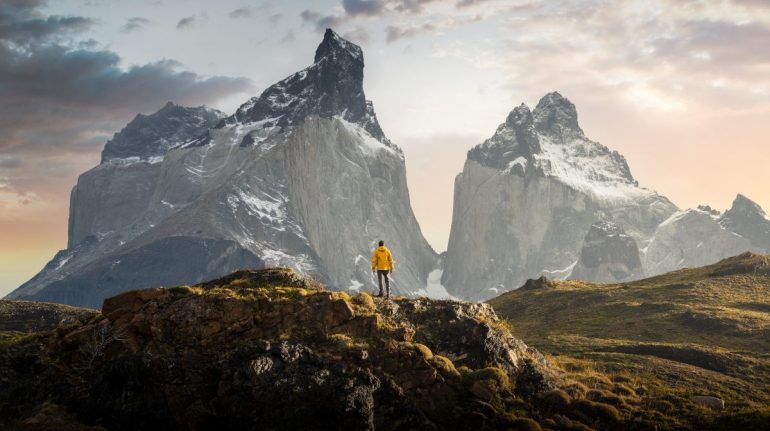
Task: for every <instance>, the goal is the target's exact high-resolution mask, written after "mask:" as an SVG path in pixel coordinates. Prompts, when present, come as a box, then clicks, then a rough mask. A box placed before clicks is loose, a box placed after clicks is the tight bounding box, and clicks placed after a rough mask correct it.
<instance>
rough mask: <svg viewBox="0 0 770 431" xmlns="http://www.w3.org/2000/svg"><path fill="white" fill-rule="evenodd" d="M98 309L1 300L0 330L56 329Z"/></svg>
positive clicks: (87, 316) (30, 330)
mask: <svg viewBox="0 0 770 431" xmlns="http://www.w3.org/2000/svg"><path fill="white" fill-rule="evenodd" d="M97 313H98V311H96V310H91V309H88V308H77V307H70V306H68V305H61V304H49V303H45V302H34V301H11V300H6V299H3V300H0V332H5V331H13V332H38V331H46V330H50V329H54V328H56V327H57V326H59V325H61V324H65V323H71V322H74V321H75V320H77V319H81V318H85V319H87V318H89V317H92V316H94V315H96V314H97Z"/></svg>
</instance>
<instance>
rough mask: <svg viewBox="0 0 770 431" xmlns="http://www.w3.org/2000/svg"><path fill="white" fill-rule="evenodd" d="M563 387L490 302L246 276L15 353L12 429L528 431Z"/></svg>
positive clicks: (107, 310)
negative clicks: (534, 413)
mask: <svg viewBox="0 0 770 431" xmlns="http://www.w3.org/2000/svg"><path fill="white" fill-rule="evenodd" d="M20 361H23V362H24V364H25V365H24V366H19V365H18V364H19V363H20ZM555 378H556V374H555V372H554V370H553V369H552V368H551V366H550V365H549V364H548V362H546V360H545V359H544V357H543V356H542V355H541V354H540V353H539V352H537V351H536V350H534V349H532V348H530V347H528V346H527V345H525V344H524V343H523V342H521V341H520V340H518V339H516V338H515V337H514V336H513V335H511V333H510V332H509V330H508V329H507V327H506V326H505V325H504V324H502V323H501V322H500V321H499V319H498V318H497V316H496V315H495V312H494V310H493V309H492V307H491V306H489V305H488V304H475V303H463V302H456V301H439V300H430V299H425V298H421V299H417V300H409V299H406V298H397V299H395V300H392V301H390V300H379V299H373V298H372V297H371V296H370V295H368V294H366V293H361V294H358V295H356V296H352V297H351V296H350V295H348V294H347V293H345V292H330V291H327V290H325V289H324V288H323V287H322V286H320V285H319V284H317V283H316V282H313V281H310V280H308V279H306V278H303V277H300V276H298V275H297V274H296V273H294V272H293V271H291V270H287V269H278V268H277V269H267V270H256V271H239V272H237V273H234V274H232V275H230V276H227V277H225V278H222V279H219V280H214V281H211V282H207V283H203V284H199V285H194V286H178V287H173V288H169V289H157V288H156V289H145V290H139V291H131V292H125V293H123V294H121V295H118V296H116V297H112V298H108V299H107V300H106V301H105V303H104V306H103V307H102V314H99V315H97V316H91V317H87V318H83V319H81V320H79V321H76V322H74V323H71V324H68V325H64V326H61V327H59V328H58V329H57V330H56V331H49V332H46V333H42V334H38V335H36V336H32V337H28V338H26V339H23V340H20V341H18V342H16V343H15V344H12V345H10V346H8V347H5V348H3V350H2V355H0V387H2V388H3V390H2V391H0V412H2V414H0V428H3V429H6V428H11V427H14V426H17V427H19V428H20V429H38V428H25V427H34V426H35V425H36V424H41V423H42V424H45V425H48V424H56V425H58V426H59V428H58V429H92V428H86V427H87V426H91V427H97V426H98V427H103V428H98V429H109V430H133V429H166V430H188V429H228V430H247V429H275V430H294V429H306V430H326V429H356V430H374V429H377V430H403V429H421V430H444V429H445V430H455V429H489V430H495V429H517V427H520V426H524V425H529V426H532V425H531V424H532V421H531V420H530V419H525V418H521V417H517V415H513V414H511V413H510V412H512V411H516V412H517V413H518V414H526V412H530V411H531V409H532V408H531V407H529V404H530V403H540V402H541V401H540V399H539V398H538V394H540V393H543V392H544V391H547V390H549V389H551V388H552V387H553V386H554V384H555V383H556V382H557V380H555ZM266 395H267V396H266ZM540 408H542V409H545V408H547V407H540ZM514 409H515V410H514ZM530 414H531V413H530ZM77 426H80V427H81V428H77ZM50 429H56V427H53V426H52V428H50ZM93 429H96V428H93ZM525 429H531V428H525Z"/></svg>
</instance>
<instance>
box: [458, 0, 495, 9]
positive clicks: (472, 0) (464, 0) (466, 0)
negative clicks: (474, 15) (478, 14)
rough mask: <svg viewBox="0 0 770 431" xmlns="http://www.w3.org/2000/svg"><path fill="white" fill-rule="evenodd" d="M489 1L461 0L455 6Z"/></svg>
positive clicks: (466, 5) (462, 6) (460, 6)
mask: <svg viewBox="0 0 770 431" xmlns="http://www.w3.org/2000/svg"><path fill="white" fill-rule="evenodd" d="M487 1H489V0H460V1H458V2H457V4H456V5H455V6H457V8H464V7H469V6H475V5H477V4H480V3H485V2H487Z"/></svg>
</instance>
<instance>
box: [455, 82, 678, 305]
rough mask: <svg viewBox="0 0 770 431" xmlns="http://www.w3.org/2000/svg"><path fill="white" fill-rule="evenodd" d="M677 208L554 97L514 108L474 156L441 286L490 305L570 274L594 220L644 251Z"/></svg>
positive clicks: (463, 181) (461, 180)
mask: <svg viewBox="0 0 770 431" xmlns="http://www.w3.org/2000/svg"><path fill="white" fill-rule="evenodd" d="M676 210H677V208H676V206H675V205H674V204H672V203H671V202H670V201H669V200H668V199H666V198H665V197H663V196H660V195H658V194H657V193H655V192H653V191H651V190H647V189H644V188H641V187H639V186H638V184H637V182H636V180H635V179H634V178H633V176H632V175H631V172H630V170H629V167H628V164H627V163H626V160H625V158H624V157H623V156H622V155H620V154H619V153H618V152H616V151H611V150H609V149H608V148H607V147H605V146H603V145H601V144H599V143H596V142H594V141H591V140H590V139H588V138H587V137H586V136H585V135H584V133H583V131H582V129H581V128H580V127H579V125H578V121H577V111H576V109H575V106H574V105H573V104H572V103H571V102H570V101H569V100H567V99H566V98H564V97H562V96H561V95H560V94H558V93H550V94H548V95H546V96H544V97H543V98H542V99H541V100H540V102H539V103H538V105H537V107H536V108H535V109H534V111H530V109H529V108H528V107H527V106H525V105H521V106H519V107H517V108H516V109H514V110H513V111H512V112H511V113H510V114H509V115H508V117H507V118H506V121H505V122H504V123H503V124H501V125H500V126H499V127H498V129H497V131H496V132H495V134H494V135H493V136H492V137H491V138H489V139H488V140H486V141H485V142H484V143H482V144H480V145H478V146H476V147H474V148H473V149H471V150H470V151H469V152H468V159H467V160H466V162H465V166H464V168H463V172H462V173H461V174H460V175H458V176H457V178H456V179H455V195H454V212H453V218H452V229H451V232H450V237H449V246H448V250H447V256H446V261H445V271H444V274H443V279H442V283H443V285H444V286H446V287H447V290H448V291H449V292H450V293H451V294H453V295H455V296H458V297H462V298H469V299H487V298H490V297H493V296H496V295H497V294H499V293H501V292H503V291H508V290H511V289H514V288H517V287H519V286H521V285H522V284H523V283H524V281H525V280H527V279H528V278H537V277H539V276H540V275H543V274H545V275H547V276H549V277H555V278H564V277H567V276H568V275H569V274H570V270H571V268H572V267H573V265H575V263H576V262H577V261H578V259H579V256H580V253H581V250H582V247H583V242H584V239H585V237H586V234H587V233H588V231H589V229H590V227H591V225H592V224H593V223H594V222H595V221H596V220H607V221H610V222H613V223H616V224H617V225H619V226H621V227H622V228H623V229H624V231H625V232H626V233H627V234H628V235H629V236H630V237H631V238H633V239H634V240H635V241H636V242H637V244H638V245H639V246H640V247H642V248H643V247H644V246H646V245H647V242H648V241H649V239H650V237H651V236H652V234H653V232H654V231H655V228H656V227H657V225H658V224H660V222H662V221H663V220H665V219H666V218H668V217H669V216H670V215H671V214H672V213H674V212H675V211H676Z"/></svg>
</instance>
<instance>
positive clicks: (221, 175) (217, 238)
mask: <svg viewBox="0 0 770 431" xmlns="http://www.w3.org/2000/svg"><path fill="white" fill-rule="evenodd" d="M363 67H364V60H363V54H362V52H361V49H360V48H359V47H358V46H357V45H355V44H353V43H351V42H349V41H346V40H344V39H342V38H341V37H339V36H338V35H337V34H336V33H334V32H333V31H331V30H328V31H327V32H326V34H325V35H324V38H323V41H322V42H321V44H320V45H319V47H318V49H317V51H316V55H315V61H314V63H313V64H312V65H311V66H309V67H308V68H306V69H304V70H302V71H300V72H298V73H295V74H293V75H291V76H289V77H288V78H286V79H284V80H282V81H281V82H278V83H276V84H275V85H273V86H271V87H269V88H268V89H266V90H265V91H264V92H263V93H262V94H261V95H260V96H259V97H256V98H252V99H251V100H249V101H248V102H246V103H245V104H243V105H242V106H241V107H240V108H239V109H238V110H237V111H236V112H235V113H234V114H233V115H231V116H229V117H224V115H222V114H221V113H219V112H216V111H212V110H208V109H206V108H182V107H177V106H173V105H167V106H166V107H164V108H163V109H161V110H160V111H158V112H157V113H155V114H153V115H150V116H138V117H137V118H136V119H135V120H134V121H132V122H131V123H130V124H129V125H128V126H126V128H125V129H124V130H123V131H121V132H120V133H119V134H117V135H116V136H115V138H113V140H111V141H110V142H109V143H108V144H107V146H106V147H105V150H104V153H103V157H102V163H101V164H100V165H99V166H97V167H96V168H94V169H92V170H91V171H89V172H87V173H85V174H83V175H82V176H81V177H80V179H79V181H78V184H77V186H76V187H75V188H74V190H73V192H72V200H71V210H70V230H69V233H70V236H69V244H68V248H67V250H63V251H61V252H59V253H58V254H57V255H56V256H55V257H54V258H53V260H52V261H51V262H50V263H49V264H48V265H47V266H46V267H45V268H44V269H43V271H41V272H40V273H39V274H38V275H36V276H35V277H34V278H33V279H31V280H30V281H29V282H27V283H25V284H24V285H22V286H21V287H20V288H19V289H17V290H16V291H14V292H13V293H11V295H9V297H10V298H27V299H37V300H51V301H56V302H62V303H69V304H75V305H86V306H93V307H96V306H99V305H100V304H101V301H102V300H103V299H104V298H105V297H107V296H111V295H114V294H117V293H119V292H121V291H125V290H130V289H136V288H143V287H150V286H159V285H175V284H180V283H196V282H200V281H203V280H206V279H211V278H214V277H218V276H221V275H224V274H227V273H230V272H232V271H234V270H236V269H240V268H259V267H262V266H275V265H283V266H289V267H292V268H294V269H296V270H297V271H299V272H300V273H303V274H308V275H314V276H316V277H318V278H319V279H321V280H322V281H324V282H325V283H326V284H328V285H329V286H330V287H331V288H334V289H342V290H348V289H353V290H356V289H360V288H361V287H362V286H364V285H371V284H372V283H373V279H372V276H371V271H370V269H369V259H370V253H371V250H372V249H373V247H374V245H375V244H376V241H377V240H379V239H384V240H386V241H387V243H388V245H389V246H390V247H391V250H392V251H393V254H394V256H395V258H396V271H397V272H396V273H395V278H394V286H393V288H394V292H396V293H400V294H411V293H415V292H417V291H419V290H420V289H424V288H425V286H426V281H427V275H428V273H429V272H430V271H431V270H433V269H435V267H436V266H437V260H438V258H437V256H436V254H435V253H434V252H433V250H432V249H431V248H430V246H429V245H428V244H427V242H426V241H425V239H424V238H423V236H422V234H421V232H420V229H419V226H418V224H417V221H416V219H415V217H414V215H413V213H412V209H411V206H410V202H409V192H408V190H407V185H406V175H405V165H404V156H403V153H402V151H401V150H400V149H399V148H398V147H397V146H396V145H394V144H393V143H391V142H390V141H389V140H388V139H387V138H386V137H385V136H384V133H383V132H382V129H381V128H380V126H379V123H378V122H377V118H376V116H375V114H374V110H373V108H372V104H371V102H369V101H367V100H366V99H365V97H364V92H363Z"/></svg>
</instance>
